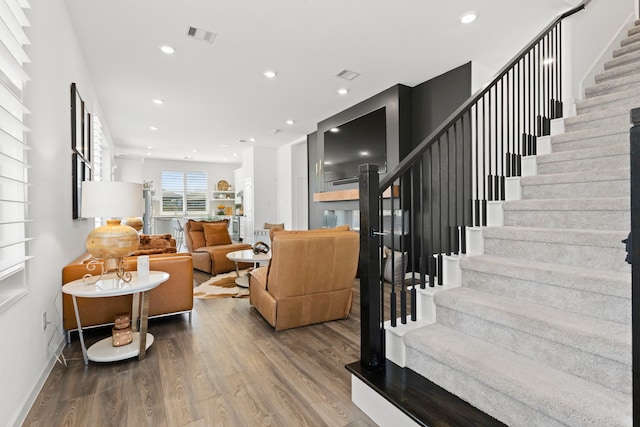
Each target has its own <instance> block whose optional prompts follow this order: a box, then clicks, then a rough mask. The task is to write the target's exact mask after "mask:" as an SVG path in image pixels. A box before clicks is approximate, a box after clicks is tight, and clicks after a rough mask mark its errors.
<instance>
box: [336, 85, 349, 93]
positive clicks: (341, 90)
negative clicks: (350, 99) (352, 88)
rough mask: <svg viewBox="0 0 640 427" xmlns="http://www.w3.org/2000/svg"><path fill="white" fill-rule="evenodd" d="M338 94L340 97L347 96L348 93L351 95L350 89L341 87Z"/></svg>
mask: <svg viewBox="0 0 640 427" xmlns="http://www.w3.org/2000/svg"><path fill="white" fill-rule="evenodd" d="M338 93H339V94H340V95H346V94H348V93H349V89H347V88H344V87H341V88H340V89H338Z"/></svg>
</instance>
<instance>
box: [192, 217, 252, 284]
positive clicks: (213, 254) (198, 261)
mask: <svg viewBox="0 0 640 427" xmlns="http://www.w3.org/2000/svg"><path fill="white" fill-rule="evenodd" d="M216 223H224V224H225V225H226V224H228V221H227V220H222V221H194V220H189V221H187V223H186V224H185V225H184V237H185V242H186V244H187V248H188V249H189V252H190V253H191V256H192V257H193V268H195V269H196V270H200V271H204V272H205V273H209V274H212V275H216V274H218V273H226V272H229V271H233V270H235V268H236V265H235V263H234V262H233V261H230V260H229V259H228V258H227V254H228V253H229V252H234V251H242V250H245V249H251V245H249V244H246V243H232V242H231V238H230V237H229V240H228V241H229V243H227V244H217V245H207V243H206V241H207V239H206V236H205V230H204V228H203V227H204V225H206V224H216ZM227 234H228V232H227ZM252 265H253V264H245V263H240V264H239V265H238V267H239V268H249V267H251V266H252Z"/></svg>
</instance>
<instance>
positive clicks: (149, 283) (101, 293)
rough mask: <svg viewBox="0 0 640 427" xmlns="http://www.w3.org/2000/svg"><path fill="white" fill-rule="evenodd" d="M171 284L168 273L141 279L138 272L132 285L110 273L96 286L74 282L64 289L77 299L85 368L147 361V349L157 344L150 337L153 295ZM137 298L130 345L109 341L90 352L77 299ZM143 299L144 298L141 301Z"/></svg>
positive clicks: (76, 307)
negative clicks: (125, 360)
mask: <svg viewBox="0 0 640 427" xmlns="http://www.w3.org/2000/svg"><path fill="white" fill-rule="evenodd" d="M167 280H169V273H165V272H164V271H150V272H149V274H148V275H146V276H145V277H143V276H138V272H137V271H132V272H131V281H130V282H125V281H124V280H122V279H120V278H118V277H117V276H116V274H115V273H107V274H105V275H104V276H103V277H102V279H100V280H98V281H97V282H95V283H85V282H84V280H83V279H78V280H74V281H72V282H69V283H67V284H65V285H64V286H63V287H62V292H64V293H65V294H69V295H71V297H72V298H73V309H74V311H75V315H76V323H77V324H78V334H79V336H80V347H82V357H83V359H84V364H85V365H88V364H89V360H91V361H93V362H114V361H116V360H124V359H129V358H131V357H135V356H138V360H142V359H144V357H145V355H146V351H147V349H148V348H149V347H150V346H151V344H153V335H151V334H149V333H147V316H148V314H149V313H148V312H149V291H150V290H151V289H153V288H155V287H156V286H158V285H159V284H161V283H164V282H166V281H167ZM130 294H133V304H132V309H131V325H132V329H133V331H134V334H133V341H132V342H131V343H129V344H127V345H123V346H120V347H114V346H113V345H112V338H111V337H109V338H105V339H103V340H101V341H98V342H97V343H95V344H93V345H92V346H91V347H89V349H87V348H86V347H85V344H84V335H83V334H82V324H81V323H80V313H79V312H78V302H77V301H76V298H77V297H80V298H102V297H114V296H120V295H130ZM140 296H142V298H140ZM138 316H139V317H140V331H139V332H138V331H137V330H138V325H137V323H138Z"/></svg>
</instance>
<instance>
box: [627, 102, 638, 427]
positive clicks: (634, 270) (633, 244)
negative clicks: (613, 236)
mask: <svg viewBox="0 0 640 427" xmlns="http://www.w3.org/2000/svg"><path fill="white" fill-rule="evenodd" d="M631 123H633V127H632V128H631V136H630V139H631V141H630V143H631V164H630V166H631V232H630V233H629V237H628V239H629V241H628V242H627V251H628V255H627V261H628V262H630V263H631V328H632V349H633V350H632V352H633V359H632V360H633V362H632V367H633V425H634V426H640V312H639V310H640V108H636V109H633V110H631Z"/></svg>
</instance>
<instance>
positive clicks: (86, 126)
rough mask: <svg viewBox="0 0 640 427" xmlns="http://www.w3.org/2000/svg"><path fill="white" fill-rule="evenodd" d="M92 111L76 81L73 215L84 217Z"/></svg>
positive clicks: (89, 173) (73, 88)
mask: <svg viewBox="0 0 640 427" xmlns="http://www.w3.org/2000/svg"><path fill="white" fill-rule="evenodd" d="M92 140H93V138H92V126H91V113H90V112H89V111H88V109H87V107H86V104H85V102H84V100H83V99H82V97H81V96H80V93H79V91H78V87H77V85H76V84H75V83H71V152H72V155H71V177H72V178H71V179H72V182H71V194H72V217H73V219H79V218H81V217H82V212H81V206H82V181H91V180H92V178H93V176H92V175H93V173H92V163H91V161H92Z"/></svg>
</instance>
